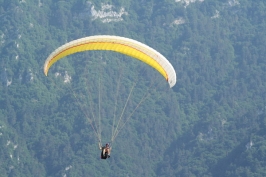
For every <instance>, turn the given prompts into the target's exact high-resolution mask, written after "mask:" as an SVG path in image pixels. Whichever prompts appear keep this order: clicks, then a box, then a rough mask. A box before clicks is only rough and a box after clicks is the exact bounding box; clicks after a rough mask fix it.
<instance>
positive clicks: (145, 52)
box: [44, 35, 176, 87]
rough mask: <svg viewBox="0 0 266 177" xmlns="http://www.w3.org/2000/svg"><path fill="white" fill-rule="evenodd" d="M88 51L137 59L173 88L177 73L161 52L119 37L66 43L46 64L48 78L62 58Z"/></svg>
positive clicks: (104, 36) (91, 37) (83, 39)
mask: <svg viewBox="0 0 266 177" xmlns="http://www.w3.org/2000/svg"><path fill="white" fill-rule="evenodd" d="M87 50H110V51H114V52H119V53H122V54H125V55H128V56H131V57H133V58H136V59H138V60H140V61H142V62H144V63H146V64H148V65H150V66H151V67H153V68H154V69H156V70H157V71H158V72H159V73H160V74H161V75H162V76H163V77H164V78H165V79H166V80H167V82H168V83H169V86H170V87H173V86H174V85H175V83H176V72H175V70H174V68H173V66H172V65H171V63H170V62H169V61H168V60H167V59H166V58H165V57H164V56H163V55H162V54H160V53H159V52H157V51H156V50H154V49H152V48H151V47H149V46H147V45H145V44H143V43H140V42H138V41H135V40H132V39H129V38H124V37H119V36H108V35H99V36H90V37H85V38H81V39H77V40H74V41H71V42H69V43H66V44H64V45H62V46H61V47H59V48H58V49H56V50H55V51H54V52H53V53H51V54H50V55H49V57H48V58H47V59H46V61H45V64H44V74H45V75H46V76H47V75H48V71H49V69H50V67H51V66H52V65H53V64H54V63H55V62H56V61H58V60H60V59H61V58H63V57H65V56H68V55H71V54H74V53H77V52H83V51H87Z"/></svg>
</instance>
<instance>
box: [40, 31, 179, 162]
mask: <svg viewBox="0 0 266 177" xmlns="http://www.w3.org/2000/svg"><path fill="white" fill-rule="evenodd" d="M91 50H107V51H113V52H117V53H121V54H124V55H127V56H130V57H132V59H137V60H140V61H142V62H143V63H146V64H147V65H148V66H150V67H152V68H154V69H155V70H156V71H157V72H159V73H160V74H161V75H162V76H163V77H164V78H165V80H166V81H167V82H168V84H169V87H170V88H171V87H173V86H174V85H175V84H176V72H175V70H174V68H173V66H172V64H171V63H170V62H169V61H168V60H167V59H166V58H165V57H164V56H163V55H162V54H160V53H159V52H158V51H156V50H154V49H152V48H151V47H149V46H147V45H145V44H143V43H141V42H138V41H136V40H133V39H129V38H125V37H119V36H109V35H97V36H90V37H84V38H81V39H77V40H73V41H71V42H68V43H66V44H64V45H62V46H60V47H59V48H57V49H56V50H55V51H54V52H52V53H51V54H50V55H49V56H48V58H47V59H46V61H45V64H44V68H43V70H44V74H45V75H46V76H47V75H48V72H49V69H50V68H51V66H52V65H53V64H54V63H55V62H57V61H58V60H60V59H62V58H64V57H66V56H68V55H71V54H75V53H78V52H84V51H91ZM121 62H122V61H121ZM133 88H134V86H133V87H132V89H131V91H130V93H129V96H128V99H129V97H130V96H131V92H132V90H133ZM146 98H147V96H143V98H142V99H141V100H140V101H139V103H138V105H137V106H136V107H135V109H134V110H133V111H132V113H131V114H130V115H129V116H128V118H126V121H125V122H124V123H121V122H120V120H121V118H122V116H123V113H124V110H125V108H126V106H127V103H128V99H127V101H126V103H125V106H124V108H123V111H122V113H121V115H120V119H119V121H118V123H117V125H116V128H114V125H115V124H114V121H113V128H112V138H111V143H112V142H113V141H114V139H115V138H116V137H117V135H118V133H119V131H120V130H121V129H122V128H123V127H124V125H125V123H126V122H127V121H128V120H129V118H130V117H131V116H132V115H133V113H134V111H135V110H136V109H137V108H138V107H139V105H140V104H141V103H142V102H143V101H144V100H145V99H146ZM99 100H100V99H99ZM87 118H88V117H87ZM99 119H100V117H99ZM114 119H115V118H114ZM88 120H89V121H90V124H91V126H92V128H93V130H94V132H95V134H96V136H97V138H98V140H99V149H100V150H101V159H107V158H109V157H110V153H111V149H112V147H111V146H110V145H109V144H108V143H107V144H106V145H105V146H102V144H101V135H100V133H101V130H100V128H99V130H98V131H97V130H96V128H94V126H93V124H92V122H91V119H89V118H88ZM99 122H101V121H100V120H99ZM99 127H100V125H99Z"/></svg>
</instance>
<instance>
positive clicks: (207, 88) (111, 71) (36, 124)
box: [0, 0, 266, 177]
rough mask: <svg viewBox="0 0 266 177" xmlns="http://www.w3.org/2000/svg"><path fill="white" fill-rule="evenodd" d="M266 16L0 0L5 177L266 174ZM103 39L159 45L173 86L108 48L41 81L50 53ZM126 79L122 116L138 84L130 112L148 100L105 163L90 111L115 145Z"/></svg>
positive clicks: (152, 1)
mask: <svg viewBox="0 0 266 177" xmlns="http://www.w3.org/2000/svg"><path fill="white" fill-rule="evenodd" d="M104 5H107V6H106V9H103V6H104ZM108 5H113V6H111V8H110V6H108ZM92 9H93V10H94V12H100V11H103V12H106V13H108V11H110V10H112V11H113V14H119V13H122V12H123V9H124V12H126V13H124V14H123V15H122V16H121V17H117V18H119V19H116V20H114V19H113V17H112V18H111V17H110V18H111V20H110V19H108V18H105V19H103V18H96V17H95V16H93V14H92ZM118 16H119V15H118ZM265 19H266V2H265V1H264V0H256V1H247V0H239V1H238V0H205V1H196V2H193V3H192V2H191V3H190V4H186V3H185V2H183V1H180V2H175V0H147V1H130V0H103V1H98V0H91V1H86V0H68V1H52V0H45V1H44V0H38V1H37V0H0V59H1V60H0V61H1V63H0V68H1V70H0V71H1V73H0V74H1V85H0V90H1V92H0V94H1V95H0V163H1V165H0V172H1V176H25V177H30V176H116V177H117V176H189V177H192V176H206V177H207V176H209V177H211V176H215V177H217V176H221V177H224V176H232V177H233V176H234V177H237V176H241V177H242V176H266V168H265V166H266V164H265V158H266V140H265V134H266V131H265V130H266V117H265V115H266V102H265V101H266V85H265V83H266V77H265V75H266V73H265V72H266V61H265V57H266V51H265V43H266V33H265V31H266V22H265ZM104 20H110V22H106V21H104ZM112 20H113V21H112ZM98 34H108V35H119V36H125V37H129V38H133V39H135V40H138V41H141V42H144V43H145V44H147V45H149V46H151V47H153V48H155V49H156V50H158V51H159V52H160V53H162V54H163V55H164V56H166V58H168V59H169V61H170V62H171V63H172V64H173V66H174V68H175V69H176V71H177V78H178V82H177V85H176V86H175V87H174V88H173V89H172V90H169V89H166V86H167V84H166V83H165V82H161V81H158V80H162V78H161V77H160V76H158V75H156V74H155V73H154V71H153V70H149V69H148V68H146V67H144V66H143V65H142V64H140V63H139V62H134V61H131V60H130V59H129V58H128V57H124V56H121V55H118V54H113V53H110V52H88V53H84V54H77V55H74V56H71V57H68V58H67V59H65V60H64V61H60V63H59V62H58V63H56V64H55V66H53V68H52V69H51V71H50V72H51V73H50V74H49V76H48V77H45V76H44V74H43V71H42V67H43V63H44V61H45V59H46V57H47V56H48V55H49V54H50V53H51V52H52V51H53V50H54V49H56V48H57V47H59V46H60V45H62V44H64V43H65V42H67V41H71V40H73V39H77V38H81V37H85V36H90V35H98ZM87 58H89V59H90V61H96V62H94V63H90V62H89V61H88V59H87ZM99 60H100V62H98V61H99ZM120 61H123V62H121V63H122V64H120ZM121 73H123V77H122V79H121V81H123V85H122V86H121V88H120V89H119V93H120V96H118V99H117V100H118V103H117V105H118V106H117V109H118V111H120V112H121V111H122V108H123V103H125V102H126V99H127V96H128V93H129V90H130V89H131V87H132V85H134V83H135V80H136V78H137V80H138V82H137V84H136V88H135V89H134V92H133V93H132V97H131V99H130V102H129V104H128V109H129V111H126V112H125V114H126V115H130V112H132V110H134V107H135V106H136V105H137V104H138V101H139V100H140V99H141V98H142V97H143V95H145V93H147V90H148V91H149V92H150V93H151V95H150V96H149V97H148V98H147V100H145V102H144V103H143V104H142V105H141V106H140V107H139V108H138V109H137V111H136V112H134V114H133V116H132V117H131V118H130V120H129V121H128V122H127V124H126V125H125V127H124V128H123V129H122V130H121V131H120V133H119V135H118V136H117V139H116V140H115V142H114V144H113V150H112V154H111V158H110V159H108V160H106V161H104V160H101V159H99V155H100V151H99V150H98V147H97V146H98V145H97V143H98V142H97V138H96V137H95V134H94V131H93V129H92V128H91V125H90V123H89V121H88V119H87V118H88V117H87V116H86V115H89V117H92V116H93V115H92V112H93V113H94V114H97V113H98V112H100V115H101V117H102V139H103V142H105V141H108V140H109V139H108V136H109V134H110V131H111V129H112V128H111V125H112V120H111V119H112V117H113V114H114V113H113V104H114V102H113V100H115V95H116V94H115V93H116V90H117V83H118V81H119V79H118V78H119V75H120V74H121ZM66 76H71V82H70V83H65V82H64V81H65V80H64V79H65V77H66ZM99 78H100V79H99ZM85 79H87V81H85ZM99 80H100V81H99ZM154 82H155V83H154ZM99 83H102V85H101V86H99ZM151 84H153V85H156V86H155V87H153V88H152V89H150V85H151ZM158 85H162V86H158ZM99 90H100V92H99ZM99 93H101V100H102V101H101V109H100V110H99V108H98V107H97V106H98V99H99V97H98V94H99ZM85 96H87V97H85ZM85 106H86V107H85Z"/></svg>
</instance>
